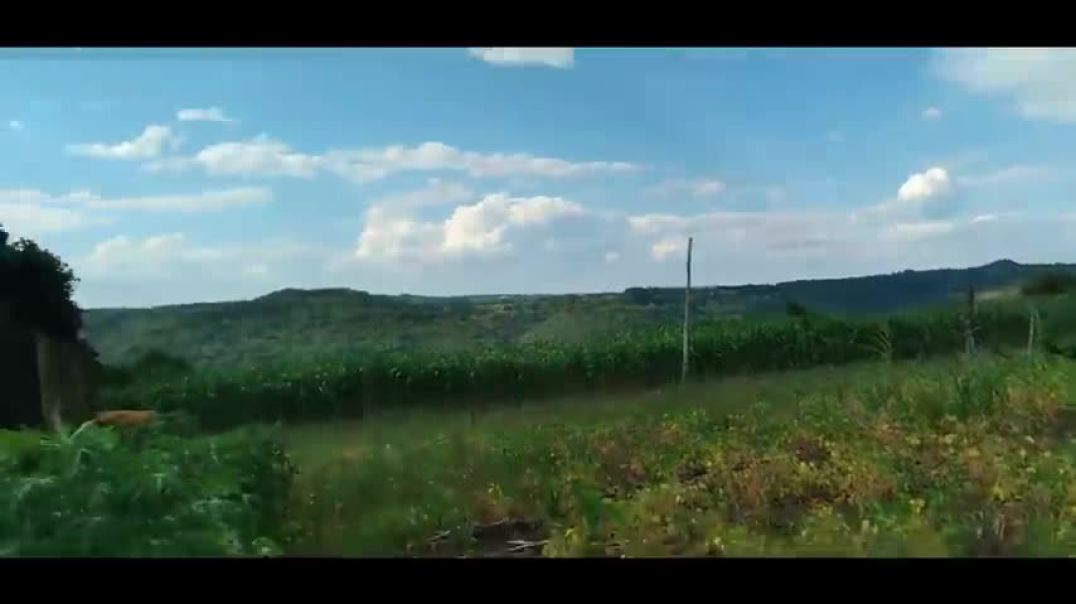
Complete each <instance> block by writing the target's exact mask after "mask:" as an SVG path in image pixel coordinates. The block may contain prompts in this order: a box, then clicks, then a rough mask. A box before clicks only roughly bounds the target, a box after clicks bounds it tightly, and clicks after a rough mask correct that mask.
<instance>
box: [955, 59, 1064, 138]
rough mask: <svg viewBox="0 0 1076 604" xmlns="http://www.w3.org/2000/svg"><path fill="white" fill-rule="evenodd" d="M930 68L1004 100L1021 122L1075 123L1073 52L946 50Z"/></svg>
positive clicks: (975, 90) (968, 88) (959, 82)
mask: <svg viewBox="0 0 1076 604" xmlns="http://www.w3.org/2000/svg"><path fill="white" fill-rule="evenodd" d="M934 68H935V71H936V72H937V73H938V74H939V75H940V76H941V77H942V78H944V79H947V80H949V81H951V82H955V83H956V84H958V85H961V86H963V87H964V88H966V89H967V90H969V91H971V92H975V93H980V94H987V95H996V96H999V97H1004V98H1007V99H1008V100H1010V101H1011V102H1012V104H1013V106H1014V108H1015V110H1016V112H1017V113H1019V114H1020V115H1021V116H1023V117H1024V118H1027V119H1033V120H1049V121H1054V122H1060V123H1076V49H1074V48H968V49H946V50H942V51H939V52H938V54H937V55H936V60H935V65H934Z"/></svg>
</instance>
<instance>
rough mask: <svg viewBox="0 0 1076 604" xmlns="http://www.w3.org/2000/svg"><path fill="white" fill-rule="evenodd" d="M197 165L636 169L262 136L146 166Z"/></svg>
mask: <svg viewBox="0 0 1076 604" xmlns="http://www.w3.org/2000/svg"><path fill="white" fill-rule="evenodd" d="M192 166H201V167H202V168H204V169H205V170H206V172H208V173H209V174H213V175H233V176H237V175H262V176H292V177H299V178H310V177H313V176H314V175H315V174H317V173H319V172H321V171H326V172H331V173H333V174H336V175H337V176H340V177H342V178H347V179H350V180H353V181H355V182H359V183H366V182H371V181H375V180H379V179H382V178H385V177H387V176H389V175H391V174H395V173H399V172H419V171H426V172H430V171H455V172H465V173H467V174H468V175H470V176H473V177H475V178H489V177H505V176H539V177H547V178H567V177H573V176H580V175H584V174H594V173H618V172H630V171H634V170H637V169H638V166H636V165H634V164H631V163H628V162H611V161H586V162H572V161H568V160H564V159H558V158H552V157H538V156H533V155H529V154H526V153H511V154H505V153H488V154H486V153H477V152H474V151H462V150H460V149H457V148H455V147H452V146H450V145H446V144H444V143H439V142H426V143H422V144H420V145H417V146H415V147H407V146H404V145H392V146H389V147H384V148H379V149H358V150H346V149H336V150H330V151H327V152H326V153H324V154H321V155H309V154H305V153H299V152H296V151H294V150H292V149H291V148H290V147H289V146H288V145H286V144H285V143H282V142H280V141H276V140H273V139H271V138H269V137H268V136H266V135H262V136H259V137H257V138H255V139H252V140H249V141H242V142H225V143H218V144H216V145H212V146H210V147H206V148H205V149H202V150H201V151H199V152H198V153H197V154H196V155H195V156H194V157H192V158H167V159H161V160H157V161H153V162H148V163H147V164H146V166H145V167H146V168H147V169H149V170H151V171H182V170H185V169H188V168H190V167H192Z"/></svg>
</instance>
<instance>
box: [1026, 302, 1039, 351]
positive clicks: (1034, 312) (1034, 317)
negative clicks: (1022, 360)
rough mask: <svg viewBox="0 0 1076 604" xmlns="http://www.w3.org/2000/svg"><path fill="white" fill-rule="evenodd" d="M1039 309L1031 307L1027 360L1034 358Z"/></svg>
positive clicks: (1028, 318) (1028, 322) (1028, 323)
mask: <svg viewBox="0 0 1076 604" xmlns="http://www.w3.org/2000/svg"><path fill="white" fill-rule="evenodd" d="M1038 315H1039V313H1038V309H1036V308H1035V306H1034V305H1032V306H1031V310H1030V312H1028V316H1027V358H1029V359H1030V358H1032V356H1033V355H1034V353H1035V331H1036V330H1037V328H1038V323H1039V322H1038Z"/></svg>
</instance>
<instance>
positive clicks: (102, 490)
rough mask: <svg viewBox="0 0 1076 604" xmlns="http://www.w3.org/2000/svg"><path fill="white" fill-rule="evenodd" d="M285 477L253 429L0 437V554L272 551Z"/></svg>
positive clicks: (284, 466)
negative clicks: (197, 435)
mask: <svg viewBox="0 0 1076 604" xmlns="http://www.w3.org/2000/svg"><path fill="white" fill-rule="evenodd" d="M292 473H293V471H292V468H291V466H290V465H289V462H288V458H287V456H286V455H285V454H284V451H283V450H282V449H281V447H280V445H279V443H278V442H277V440H276V438H275V437H274V435H272V434H270V433H267V432H264V431H254V430H246V431H242V432H238V433H234V434H229V435H226V436H220V437H214V438H208V437H200V438H188V437H184V436H181V435H178V434H171V433H168V432H164V431H155V432H143V433H136V434H122V435H121V434H119V433H117V432H115V431H113V430H111V429H103V428H97V427H95V426H92V425H89V424H87V425H86V426H85V427H83V428H81V429H79V430H77V431H75V432H74V433H72V434H70V435H56V436H44V435H40V434H35V433H30V432H0V556H2V555H12V556H102V555H104V556H177V555H180V556H191V555H205V556H221V555H271V554H279V553H281V552H282V551H283V547H284V546H285V545H286V544H287V538H288V534H287V526H288V524H287V519H286V516H285V513H286V510H287V505H288V497H289V495H290V488H291V479H292Z"/></svg>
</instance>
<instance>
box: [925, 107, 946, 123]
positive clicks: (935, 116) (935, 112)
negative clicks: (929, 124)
mask: <svg viewBox="0 0 1076 604" xmlns="http://www.w3.org/2000/svg"><path fill="white" fill-rule="evenodd" d="M941 117H942V110H941V109H938V108H937V107H927V108H926V109H924V110H923V119H927V120H940V119H941Z"/></svg>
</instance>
